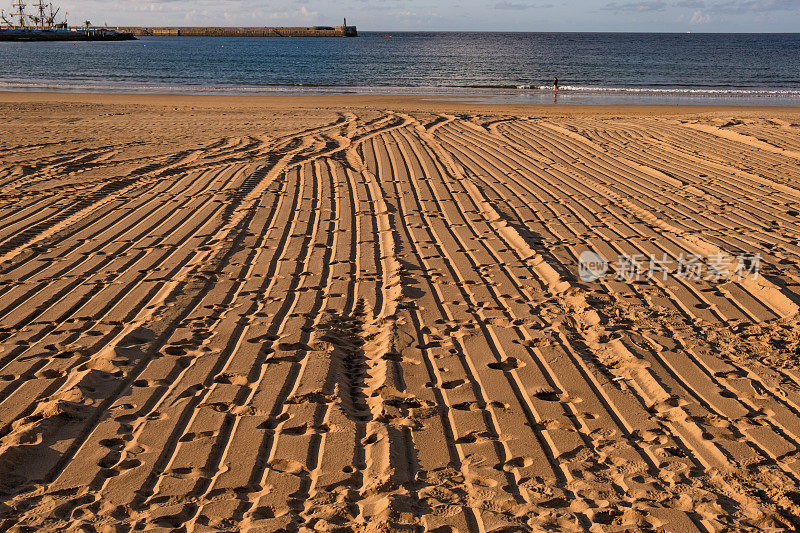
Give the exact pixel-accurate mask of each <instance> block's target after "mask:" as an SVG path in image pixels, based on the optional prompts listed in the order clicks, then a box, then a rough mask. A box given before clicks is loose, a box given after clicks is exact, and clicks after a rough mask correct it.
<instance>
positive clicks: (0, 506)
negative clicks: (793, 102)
mask: <svg viewBox="0 0 800 533" xmlns="http://www.w3.org/2000/svg"><path fill="white" fill-rule="evenodd" d="M0 117H2V120H0V340H1V341H2V344H1V345H0V502H2V503H0V520H1V521H0V528H2V529H11V530H20V531H28V530H32V529H36V530H52V531H56V530H64V529H67V528H71V529H81V528H84V529H85V530H97V531H102V530H113V528H122V529H127V528H130V527H133V526H137V527H138V528H140V529H144V530H163V531H169V530H173V529H178V528H182V529H178V530H181V531H184V530H185V531H210V530H226V531H233V530H252V531H281V530H287V531H298V530H306V529H304V528H308V529H307V530H319V531H339V530H342V531H351V530H352V531H462V532H489V531H540V530H559V531H572V530H576V531H581V530H587V529H590V528H591V529H592V531H620V530H625V529H628V530H667V531H682V532H683V531H685V532H689V531H698V530H699V531H719V530H725V529H726V528H732V529H771V528H772V529H793V528H798V527H800V521H798V518H797V517H798V516H800V492H798V488H797V487H798V486H799V485H800V429H798V428H800V356H799V355H798V353H800V320H798V310H799V309H798V305H800V289H799V288H798V287H799V285H798V283H800V268H798V267H799V266H800V186H798V183H800V165H799V164H798V163H799V162H800V110H798V109H782V108H741V107H738V108H701V107H681V108H678V107H608V106H606V107H563V106H557V107H553V106H550V107H548V106H541V107H523V106H480V105H468V104H465V103H462V102H455V101H448V100H443V99H418V98H404V97H356V96H351V97H281V98H279V97H262V98H237V97H188V96H125V95H64V94H50V95H48V94H12V93H7V94H0ZM587 251H593V252H595V253H597V254H599V255H600V256H602V257H603V258H604V259H606V260H607V261H609V263H610V265H609V271H608V273H607V274H606V275H605V276H602V277H600V278H599V279H596V280H592V279H582V278H581V277H580V276H579V270H578V259H579V257H580V256H581V254H583V253H584V252H587ZM621 255H626V256H629V257H639V258H640V259H642V261H643V264H645V265H650V264H652V261H651V259H650V258H651V257H654V258H657V259H658V260H659V261H662V262H663V263H664V264H665V265H667V266H665V268H666V271H664V272H662V271H661V270H657V271H655V272H652V271H648V270H647V268H646V266H645V268H644V269H643V271H642V272H641V273H640V274H641V275H639V276H638V277H636V276H633V275H629V276H626V274H631V273H630V272H627V273H626V271H625V268H624V265H622V264H617V262H618V261H617V260H618V258H619V257H620V256H621ZM692 256H697V257H699V258H700V259H699V260H698V261H697V263H696V264H699V265H701V267H703V268H704V270H703V275H702V276H700V277H697V278H690V277H686V276H682V275H681V272H680V271H678V267H679V266H681V264H680V263H679V260H680V259H683V258H686V257H692ZM721 257H730V258H735V259H736V261H734V262H733V263H731V264H729V265H728V267H729V271H728V270H726V271H725V272H724V273H722V272H721V271H720V266H719V264H718V263H715V260H714V258H721ZM740 257H741V258H743V259H741V260H740V259H739V258H740ZM756 257H757V258H758V259H759V260H758V262H755V260H752V261H751V260H749V259H748V258H750V259H753V258H756ZM755 264H758V266H759V267H760V271H759V272H758V275H757V276H756V275H755V274H756V273H755V272H753V269H752V267H753V266H754V265H755ZM714 265H716V266H717V274H724V275H717V276H713V275H709V274H710V273H713V272H714V271H713V270H712V266H714ZM737 267H739V269H738V271H737ZM743 267H744V268H743ZM748 269H749V270H748ZM743 270H746V271H744V272H743ZM650 274H653V275H650Z"/></svg>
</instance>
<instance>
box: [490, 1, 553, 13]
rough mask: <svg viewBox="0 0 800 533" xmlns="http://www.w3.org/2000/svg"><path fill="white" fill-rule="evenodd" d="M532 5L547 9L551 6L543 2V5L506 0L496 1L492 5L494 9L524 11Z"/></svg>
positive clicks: (532, 6) (551, 5)
mask: <svg viewBox="0 0 800 533" xmlns="http://www.w3.org/2000/svg"><path fill="white" fill-rule="evenodd" d="M534 7H535V8H537V9H549V8H551V7H553V4H545V5H537V4H522V3H516V2H508V1H505V0H503V1H501V2H497V3H496V4H495V5H494V8H495V9H504V10H507V11H524V10H526V9H531V8H534Z"/></svg>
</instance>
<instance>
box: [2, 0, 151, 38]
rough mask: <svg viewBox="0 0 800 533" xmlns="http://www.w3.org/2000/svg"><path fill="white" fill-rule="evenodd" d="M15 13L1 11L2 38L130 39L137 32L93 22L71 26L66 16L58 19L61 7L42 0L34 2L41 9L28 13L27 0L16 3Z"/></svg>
mask: <svg viewBox="0 0 800 533" xmlns="http://www.w3.org/2000/svg"><path fill="white" fill-rule="evenodd" d="M13 7H14V12H13V15H12V14H9V15H6V13H5V11H0V20H1V21H2V25H1V26H0V41H29V42H41V41H130V40H135V39H136V37H135V36H134V35H133V33H128V32H120V31H116V30H112V29H109V28H97V27H93V26H92V25H91V24H90V23H89V22H87V23H86V24H85V26H83V27H80V28H70V27H69V25H68V24H67V21H66V19H64V21H62V22H56V17H57V16H58V13H59V11H60V10H61V9H60V8H56V9H54V7H53V4H52V3H47V4H46V3H44V2H43V0H39V1H38V3H36V4H33V7H35V8H37V10H38V13H37V14H33V15H29V14H28V13H26V11H25V8H26V5H25V3H24V1H23V0H17V2H15V3H14V4H13Z"/></svg>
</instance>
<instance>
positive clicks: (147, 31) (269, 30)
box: [114, 26, 358, 37]
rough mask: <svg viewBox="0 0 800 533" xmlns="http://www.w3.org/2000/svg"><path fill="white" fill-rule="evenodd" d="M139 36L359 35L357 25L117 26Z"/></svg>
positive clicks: (118, 28)
mask: <svg viewBox="0 0 800 533" xmlns="http://www.w3.org/2000/svg"><path fill="white" fill-rule="evenodd" d="M114 29H115V30H117V31H120V32H128V33H132V34H134V35H135V36H137V37H357V36H358V30H356V27H355V26H335V27H334V26H331V27H320V26H316V27H249V28H248V27H228V26H221V27H164V26H159V27H153V26H151V27H139V26H136V27H124V26H121V27H117V28H114Z"/></svg>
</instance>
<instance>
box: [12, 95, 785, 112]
mask: <svg viewBox="0 0 800 533" xmlns="http://www.w3.org/2000/svg"><path fill="white" fill-rule="evenodd" d="M472 100H474V98H473V97H468V96H459V95H456V96H447V95H441V94H431V95H416V94H414V95H408V94H392V95H389V94H385V95H384V94H380V95H363V94H337V95H332V94H326V95H306V94H291V95H290V94H282V95H252V96H246V95H232V94H225V95H221V94H214V95H206V94H171V93H147V94H142V93H114V92H111V93H100V92H97V93H96V92H52V91H50V92H44V91H43V92H38V91H0V104H10V103H81V104H96V105H106V106H108V105H128V104H133V105H154V106H160V105H166V106H170V105H180V106H186V105H194V106H206V107H207V108H208V109H213V108H229V107H231V106H232V105H233V106H236V107H247V106H254V105H255V106H263V107H271V108H274V107H279V108H284V109H285V107H286V106H292V107H293V106H303V107H304V108H305V107H312V108H321V107H336V106H347V107H361V108H385V107H387V106H390V107H395V108H414V109H419V110H432V109H440V108H442V107H448V108H453V109H458V108H461V107H467V108H469V109H472V110H476V109H481V108H485V109H486V110H487V111H490V112H492V113H496V112H500V111H508V112H518V111H519V110H521V109H522V110H528V111H531V112H533V111H537V110H546V111H548V112H553V111H558V112H571V113H575V112H578V113H581V114H586V113H588V114H594V113H606V112H609V113H613V112H619V111H620V110H624V111H626V112H628V113H632V114H641V113H643V114H653V113H657V112H667V111H668V112H669V114H681V113H709V112H722V111H736V112H740V113H741V112H755V111H762V112H767V111H769V112H797V113H800V103H799V104H798V105H796V106H777V105H775V106H773V105H761V106H759V105H731V104H681V105H672V104H562V103H556V104H553V103H531V104H520V103H486V102H476V101H472Z"/></svg>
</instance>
